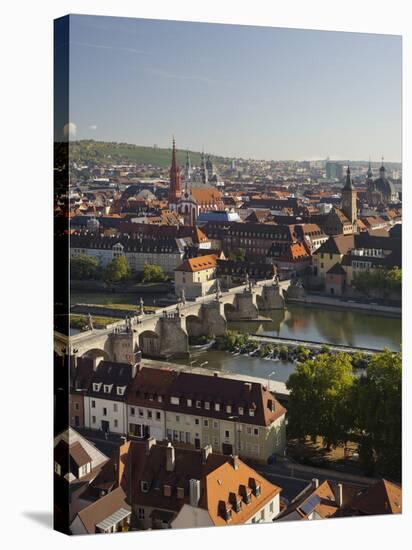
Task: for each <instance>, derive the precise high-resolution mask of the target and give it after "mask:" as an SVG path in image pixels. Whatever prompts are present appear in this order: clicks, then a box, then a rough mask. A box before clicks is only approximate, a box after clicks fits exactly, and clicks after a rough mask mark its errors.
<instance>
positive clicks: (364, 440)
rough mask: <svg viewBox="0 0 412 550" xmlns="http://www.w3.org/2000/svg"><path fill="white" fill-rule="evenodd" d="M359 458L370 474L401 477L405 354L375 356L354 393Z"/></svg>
mask: <svg viewBox="0 0 412 550" xmlns="http://www.w3.org/2000/svg"><path fill="white" fill-rule="evenodd" d="M352 408H353V410H355V427H356V428H357V430H358V432H359V434H360V435H359V456H360V459H361V461H362V463H363V465H364V467H365V469H366V470H367V471H368V473H373V471H377V472H379V473H381V474H382V475H386V476H389V477H395V478H396V479H400V477H401V458H402V446H401V431H402V354H401V353H400V352H398V353H393V352H390V351H388V350H384V351H383V352H381V353H377V354H375V355H374V356H373V357H372V358H371V360H370V361H369V364H368V366H367V367H366V375H365V376H362V377H360V378H359V380H358V382H357V384H356V387H355V388H354V391H353V397H352Z"/></svg>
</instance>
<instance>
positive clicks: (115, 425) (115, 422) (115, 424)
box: [114, 419, 119, 428]
mask: <svg viewBox="0 0 412 550" xmlns="http://www.w3.org/2000/svg"><path fill="white" fill-rule="evenodd" d="M118 424H119V423H118V421H117V420H116V419H115V420H114V427H115V428H117V426H118Z"/></svg>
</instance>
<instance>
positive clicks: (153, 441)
mask: <svg viewBox="0 0 412 550" xmlns="http://www.w3.org/2000/svg"><path fill="white" fill-rule="evenodd" d="M153 445H156V438H155V437H153V436H152V437H149V438H148V439H146V455H147V456H148V455H150V449H151V448H152V447H153Z"/></svg>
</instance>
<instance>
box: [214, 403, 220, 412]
mask: <svg viewBox="0 0 412 550" xmlns="http://www.w3.org/2000/svg"><path fill="white" fill-rule="evenodd" d="M215 411H220V403H215Z"/></svg>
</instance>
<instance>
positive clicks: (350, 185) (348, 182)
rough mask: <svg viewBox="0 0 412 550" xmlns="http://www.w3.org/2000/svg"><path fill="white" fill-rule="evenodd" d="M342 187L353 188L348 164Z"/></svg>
mask: <svg viewBox="0 0 412 550" xmlns="http://www.w3.org/2000/svg"><path fill="white" fill-rule="evenodd" d="M344 189H350V190H352V189H354V187H353V181H352V179H351V177H350V168H349V165H348V169H347V170H346V181H345V186H344Z"/></svg>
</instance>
